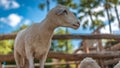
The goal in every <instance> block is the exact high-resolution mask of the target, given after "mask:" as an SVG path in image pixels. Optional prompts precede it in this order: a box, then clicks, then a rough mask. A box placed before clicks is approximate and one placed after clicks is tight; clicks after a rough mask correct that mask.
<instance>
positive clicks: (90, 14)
mask: <svg viewBox="0 0 120 68" xmlns="http://www.w3.org/2000/svg"><path fill="white" fill-rule="evenodd" d="M88 13H89V16H90V20H91V22H92V24H93V23H94V20H93V18H92V13H91V11H89V12H88Z"/></svg>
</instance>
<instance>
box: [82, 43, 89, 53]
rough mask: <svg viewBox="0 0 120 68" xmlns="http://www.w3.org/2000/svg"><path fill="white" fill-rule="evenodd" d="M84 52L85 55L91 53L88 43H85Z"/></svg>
mask: <svg viewBox="0 0 120 68" xmlns="http://www.w3.org/2000/svg"><path fill="white" fill-rule="evenodd" d="M83 51H84V52H85V53H89V52H90V51H89V47H88V46H87V45H86V41H84V42H83Z"/></svg>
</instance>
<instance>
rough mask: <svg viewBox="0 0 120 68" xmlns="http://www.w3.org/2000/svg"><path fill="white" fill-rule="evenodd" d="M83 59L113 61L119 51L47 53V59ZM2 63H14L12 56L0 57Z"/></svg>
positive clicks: (119, 56) (118, 56)
mask: <svg viewBox="0 0 120 68" xmlns="http://www.w3.org/2000/svg"><path fill="white" fill-rule="evenodd" d="M85 57H92V58H94V59H105V60H107V59H113V58H120V51H109V52H98V53H89V54H86V53H85V54H84V53H83V54H65V53H58V52H49V54H48V58H56V59H65V60H67V61H79V60H82V59H83V58H85ZM3 61H14V57H13V54H10V55H0V62H3Z"/></svg>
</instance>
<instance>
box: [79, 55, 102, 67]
mask: <svg viewBox="0 0 120 68" xmlns="http://www.w3.org/2000/svg"><path fill="white" fill-rule="evenodd" d="M80 68H101V67H100V66H99V65H98V64H97V62H96V61H95V60H93V59H92V58H90V57H86V58H84V59H83V60H82V61H81V63H80Z"/></svg>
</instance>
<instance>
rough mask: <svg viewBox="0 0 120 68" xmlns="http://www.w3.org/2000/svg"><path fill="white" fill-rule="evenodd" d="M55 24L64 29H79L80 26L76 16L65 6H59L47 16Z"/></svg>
mask: <svg viewBox="0 0 120 68" xmlns="http://www.w3.org/2000/svg"><path fill="white" fill-rule="evenodd" d="M47 18H49V19H50V20H51V21H52V22H54V24H56V25H58V26H62V27H71V28H74V29H77V28H78V27H79V26H80V23H79V21H78V19H77V18H76V17H75V15H74V14H73V13H72V12H70V11H69V10H68V8H67V7H65V6H63V5H58V6H56V7H55V8H53V9H52V10H51V11H50V12H49V13H48V15H47Z"/></svg>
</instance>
